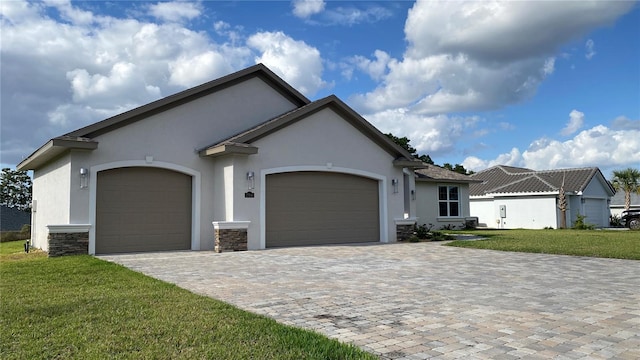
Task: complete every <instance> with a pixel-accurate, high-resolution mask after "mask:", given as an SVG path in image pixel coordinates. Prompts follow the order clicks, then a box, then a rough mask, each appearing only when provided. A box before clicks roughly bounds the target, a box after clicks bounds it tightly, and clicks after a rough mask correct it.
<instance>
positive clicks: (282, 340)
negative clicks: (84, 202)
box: [0, 241, 375, 360]
mask: <svg viewBox="0 0 640 360" xmlns="http://www.w3.org/2000/svg"><path fill="white" fill-rule="evenodd" d="M22 244H23V242H22V241H16V242H9V243H2V244H0V297H1V299H0V300H1V301H0V303H1V309H0V331H1V336H0V358H2V359H6V360H8V359H108V358H117V359H375V357H374V356H373V355H371V354H369V353H366V352H364V351H362V350H360V349H358V348H356V347H354V346H350V345H346V344H342V343H340V342H338V341H336V340H330V339H328V338H326V337H324V336H322V335H319V334H317V333H314V332H311V331H306V330H301V329H297V328H293V327H290V326H285V325H281V324H279V323H277V322H276V321H275V320H272V319H269V318H266V317H263V316H259V315H254V314H251V313H249V312H245V311H242V310H239V309H238V308H235V307H233V306H231V305H228V304H225V303H223V302H220V301H217V300H214V299H211V298H207V297H204V296H199V295H196V294H193V293H191V292H189V291H186V290H183V289H181V288H178V287H177V286H174V285H171V284H168V283H165V282H162V281H159V280H154V279H152V278H150V277H147V276H144V275H142V274H139V273H136V272H133V271H131V270H128V269H126V268H124V267H122V266H119V265H116V264H113V263H109V262H106V261H103V260H100V259H96V258H94V257H91V256H68V257H61V258H54V259H49V258H47V257H46V256H44V254H43V253H41V252H40V253H38V252H33V253H30V254H28V255H27V254H24V253H23V252H22V253H21V250H22Z"/></svg>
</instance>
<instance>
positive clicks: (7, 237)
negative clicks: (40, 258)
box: [0, 231, 31, 242]
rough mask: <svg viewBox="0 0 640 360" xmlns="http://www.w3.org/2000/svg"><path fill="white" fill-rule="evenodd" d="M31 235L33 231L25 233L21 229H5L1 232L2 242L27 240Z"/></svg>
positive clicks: (0, 238)
mask: <svg viewBox="0 0 640 360" xmlns="http://www.w3.org/2000/svg"><path fill="white" fill-rule="evenodd" d="M30 237H31V233H23V232H21V231H3V232H2V233H0V242H9V241H17V240H27V239H29V238H30Z"/></svg>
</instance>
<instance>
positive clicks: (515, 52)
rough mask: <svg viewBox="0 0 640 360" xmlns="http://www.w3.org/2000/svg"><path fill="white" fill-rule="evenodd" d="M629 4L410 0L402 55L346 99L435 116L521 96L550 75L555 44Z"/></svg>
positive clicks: (494, 106)
mask: <svg viewBox="0 0 640 360" xmlns="http://www.w3.org/2000/svg"><path fill="white" fill-rule="evenodd" d="M632 7H633V4H632V3H628V2H616V3H610V2H596V3H591V2H589V3H586V2H573V1H570V2H560V3H558V2H519V1H516V2H479V1H472V2H460V1H452V2H444V1H424V2H420V1H419V2H416V4H415V5H414V6H413V8H411V9H410V10H409V14H408V17H407V21H406V24H405V36H406V39H407V41H408V43H409V45H408V47H407V49H406V51H405V53H404V56H403V58H402V59H401V60H399V59H388V60H387V69H386V72H385V73H384V74H383V75H379V74H376V76H381V79H382V82H381V83H380V85H379V86H378V87H377V88H376V89H374V90H373V91H370V92H368V93H364V94H356V95H355V96H353V98H352V101H353V103H354V104H355V106H356V107H358V108H359V109H362V110H363V111H365V112H372V111H382V110H385V109H390V108H397V107H411V108H412V110H414V111H416V112H419V113H422V114H440V113H447V112H458V111H477V110H489V109H497V108H501V107H503V106H506V105H509V104H513V103H517V102H520V101H523V100H526V99H528V98H530V97H532V96H533V95H534V94H535V92H536V90H537V88H538V86H539V85H540V83H541V82H542V81H543V80H544V79H545V78H546V77H547V76H549V75H551V74H553V72H554V70H555V57H554V52H555V51H556V50H557V49H558V48H559V47H560V46H561V45H562V44H564V43H566V42H567V41H569V40H571V39H573V38H575V37H577V36H579V35H581V34H583V33H585V32H587V31H589V30H591V29H593V28H594V27H597V26H601V25H603V24H608V23H611V22H613V21H614V20H615V19H616V18H617V17H619V16H620V15H622V14H624V13H625V12H627V11H629V9H630V8H632ZM534 34H535V36H534ZM496 39H499V41H497V40H496ZM370 61H371V62H372V63H373V62H375V61H376V60H370ZM361 62H362V61H361ZM367 70H368V69H366V68H365V69H364V71H365V72H366V71H367Z"/></svg>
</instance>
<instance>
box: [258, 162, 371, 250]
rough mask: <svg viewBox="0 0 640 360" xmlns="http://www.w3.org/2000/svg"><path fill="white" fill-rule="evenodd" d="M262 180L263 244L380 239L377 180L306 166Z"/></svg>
mask: <svg viewBox="0 0 640 360" xmlns="http://www.w3.org/2000/svg"><path fill="white" fill-rule="evenodd" d="M266 182H267V184H266V191H267V192H266V210H265V211H266V245H267V247H280V246H300V245H321V244H340V243H362V242H376V241H380V215H379V206H378V204H379V200H378V181H376V180H373V179H369V178H364V177H359V176H354V175H348V174H341V173H330V172H311V171H310V172H293V173H281V174H272V175H268V176H267V178H266Z"/></svg>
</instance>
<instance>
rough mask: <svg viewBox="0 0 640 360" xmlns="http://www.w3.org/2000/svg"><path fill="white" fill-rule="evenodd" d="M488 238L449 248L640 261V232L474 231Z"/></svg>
mask: <svg viewBox="0 0 640 360" xmlns="http://www.w3.org/2000/svg"><path fill="white" fill-rule="evenodd" d="M460 233H468V234H474V235H478V236H483V237H486V238H487V240H479V241H454V242H451V243H449V244H448V245H451V246H457V247H466V248H476V249H490V250H503V251H516V252H530V253H546V254H562V255H575V256H589V257H603V258H616V259H634V260H640V232H638V231H607V230H569V229H567V230H474V231H461V232H460Z"/></svg>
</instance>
